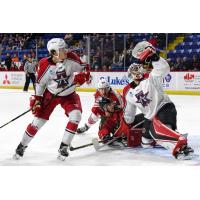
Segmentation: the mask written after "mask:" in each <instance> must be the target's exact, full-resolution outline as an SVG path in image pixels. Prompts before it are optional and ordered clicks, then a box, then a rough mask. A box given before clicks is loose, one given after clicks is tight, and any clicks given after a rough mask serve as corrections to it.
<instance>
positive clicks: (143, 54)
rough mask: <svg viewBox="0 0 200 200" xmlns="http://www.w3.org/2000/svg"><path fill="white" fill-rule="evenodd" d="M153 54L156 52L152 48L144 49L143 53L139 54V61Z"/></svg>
mask: <svg viewBox="0 0 200 200" xmlns="http://www.w3.org/2000/svg"><path fill="white" fill-rule="evenodd" d="M155 53H156V50H155V49H154V48H153V47H150V46H148V47H147V48H145V49H144V51H143V52H141V53H140V55H139V60H141V61H144V60H146V59H147V58H148V57H151V56H152V55H153V54H155Z"/></svg>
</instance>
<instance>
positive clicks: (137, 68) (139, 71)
mask: <svg viewBox="0 0 200 200" xmlns="http://www.w3.org/2000/svg"><path fill="white" fill-rule="evenodd" d="M128 77H129V78H131V79H133V80H142V79H143V77H144V68H143V65H142V64H138V63H133V64H131V65H130V66H129V68H128Z"/></svg>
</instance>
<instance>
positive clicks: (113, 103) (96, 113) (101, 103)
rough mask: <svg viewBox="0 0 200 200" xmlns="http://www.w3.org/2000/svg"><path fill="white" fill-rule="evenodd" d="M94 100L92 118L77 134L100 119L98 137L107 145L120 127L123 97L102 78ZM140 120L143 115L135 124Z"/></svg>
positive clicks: (139, 116)
mask: <svg viewBox="0 0 200 200" xmlns="http://www.w3.org/2000/svg"><path fill="white" fill-rule="evenodd" d="M94 98H95V103H94V105H93V107H92V109H91V111H92V112H91V114H90V117H89V118H88V121H87V122H86V123H85V125H84V126H83V127H80V128H78V129H77V133H83V132H85V131H87V130H88V129H89V128H90V127H91V126H92V125H93V124H95V123H96V122H97V121H98V120H99V119H100V120H101V121H100V125H99V132H98V135H99V138H100V139H101V140H102V141H103V142H104V143H106V142H108V141H109V140H111V139H112V137H113V134H114V132H115V131H116V130H117V129H118V127H119V123H120V118H121V115H122V109H123V100H122V96H121V94H120V93H118V92H115V91H114V90H113V89H112V88H111V87H110V85H109V83H108V82H107V81H106V80H105V79H104V78H102V79H100V80H99V82H98V87H97V91H96V93H95V94H94ZM139 118H141V115H137V116H136V118H135V121H134V122H135V123H137V121H138V120H141V119H139ZM115 143H118V142H115ZM118 144H119V143H118ZM112 145H114V144H112Z"/></svg>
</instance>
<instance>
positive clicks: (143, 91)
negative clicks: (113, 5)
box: [115, 41, 194, 159]
mask: <svg viewBox="0 0 200 200" xmlns="http://www.w3.org/2000/svg"><path fill="white" fill-rule="evenodd" d="M132 54H133V56H134V57H135V58H137V59H138V60H139V63H145V62H151V63H152V66H153V69H152V71H151V73H150V74H149V77H148V78H146V79H144V68H143V64H138V63H133V64H132V65H131V66H130V67H129V69H128V74H129V76H130V77H131V78H132V80H133V82H131V83H130V84H129V85H128V86H127V87H125V88H124V99H125V105H124V112H123V117H122V120H121V123H120V127H119V129H118V130H117V131H116V134H115V136H120V135H123V134H124V133H125V134H126V132H127V130H128V129H129V128H130V127H131V123H132V122H133V121H134V118H135V113H136V109H137V108H139V109H140V111H141V112H142V113H143V114H144V116H145V123H144V131H143V133H142V146H143V147H149V146H152V145H153V144H155V142H156V143H157V144H159V145H161V146H163V147H164V148H166V149H170V150H171V152H172V154H173V156H174V157H175V158H177V159H191V158H192V156H193V152H194V151H193V149H192V148H191V147H189V146H188V144H187V138H186V137H185V136H184V135H182V134H180V133H178V132H177V131H176V129H177V123H176V116H177V111H176V108H175V105H174V103H173V102H172V101H171V100H170V98H169V97H168V95H166V94H165V93H164V91H163V88H162V83H163V78H164V76H165V75H167V73H169V71H170V67H169V65H168V63H167V62H166V61H165V60H164V59H163V58H162V57H159V56H158V55H157V54H156V50H155V48H154V47H153V46H152V45H151V44H150V43H148V42H146V41H143V42H140V43H138V44H137V45H136V46H135V48H134V49H133V52H132Z"/></svg>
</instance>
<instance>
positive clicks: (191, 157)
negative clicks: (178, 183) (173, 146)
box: [177, 154, 199, 160]
mask: <svg viewBox="0 0 200 200" xmlns="http://www.w3.org/2000/svg"><path fill="white" fill-rule="evenodd" d="M198 157H199V155H197V154H189V155H187V156H185V155H180V156H178V158H177V160H192V159H195V158H198Z"/></svg>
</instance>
